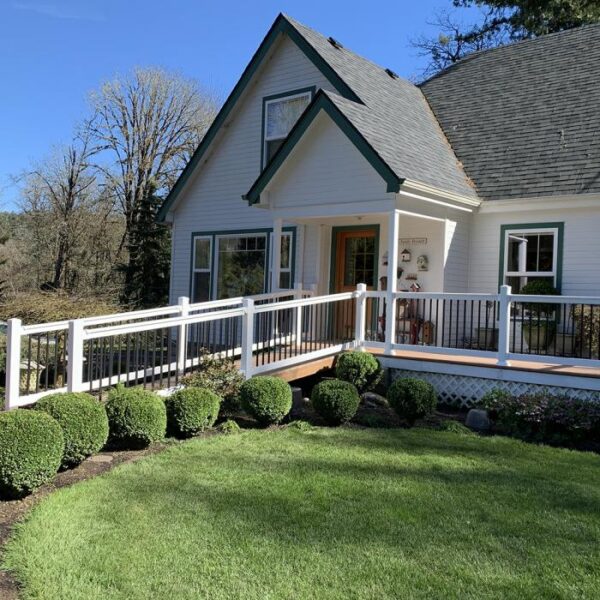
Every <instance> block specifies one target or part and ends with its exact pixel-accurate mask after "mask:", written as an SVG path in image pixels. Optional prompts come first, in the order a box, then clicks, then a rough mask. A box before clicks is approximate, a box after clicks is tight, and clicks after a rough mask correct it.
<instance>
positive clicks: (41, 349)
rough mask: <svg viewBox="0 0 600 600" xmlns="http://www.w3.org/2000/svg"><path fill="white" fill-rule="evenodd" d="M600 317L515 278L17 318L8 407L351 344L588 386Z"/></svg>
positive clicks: (269, 369)
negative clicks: (439, 289)
mask: <svg viewBox="0 0 600 600" xmlns="http://www.w3.org/2000/svg"><path fill="white" fill-rule="evenodd" d="M535 307H537V308H535ZM390 315H392V318H390ZM596 315H600V298H583V297H581V298H580V297H566V296H522V295H513V294H511V293H510V289H509V288H508V287H507V286H504V287H503V288H502V290H501V293H500V294H449V293H427V292H391V293H390V292H389V291H374V290H372V291H369V290H367V289H366V286H365V284H359V285H358V286H357V289H356V290H354V291H352V292H343V293H337V294H327V295H314V293H313V292H311V291H307V290H302V289H296V290H293V291H282V292H275V293H271V294H265V295H261V296H258V297H254V298H253V297H247V298H233V299H228V300H220V301H213V302H205V303H198V304H189V303H188V301H187V298H181V299H180V302H179V303H178V304H177V305H175V306H169V307H164V308H159V309H151V310H147V311H138V312H130V313H122V314H118V315H105V316H100V317H94V318H88V319H77V320H72V321H68V322H65V321H63V322H57V323H45V324H40V325H25V326H24V325H22V324H21V323H20V321H19V320H18V319H11V320H9V324H8V346H7V350H8V351H7V367H6V408H7V409H10V408H14V407H16V406H20V405H25V404H30V403H33V402H35V401H37V400H38V399H39V398H41V397H42V396H44V395H46V394H49V393H54V392H59V391H90V392H94V393H98V394H100V395H102V393H103V391H104V390H105V389H106V388H108V387H111V386H114V385H116V384H117V383H124V384H126V385H138V384H142V385H145V386H147V387H151V388H153V389H157V390H158V389H161V388H170V387H173V386H177V385H179V383H180V380H181V377H182V375H184V374H186V373H190V372H193V371H194V370H196V369H198V368H199V366H200V365H201V363H202V361H203V360H204V359H205V357H206V356H207V355H208V356H213V357H220V358H223V359H225V360H230V361H233V362H234V363H236V364H237V365H238V367H239V368H240V369H241V370H242V371H243V373H244V375H245V377H247V378H248V377H252V376H254V375H259V374H263V375H264V374H277V375H280V376H283V377H285V378H286V379H290V378H292V376H291V375H290V373H295V376H300V373H302V374H303V375H306V374H309V373H311V372H315V371H316V370H318V369H320V368H322V367H323V366H324V365H327V364H331V361H332V360H333V359H334V357H335V356H336V355H337V354H339V353H340V352H342V351H344V350H350V349H354V350H363V351H369V352H373V353H375V354H378V355H379V356H380V358H381V361H382V363H383V364H384V366H386V367H388V368H390V369H393V370H399V371H409V372H419V373H421V374H422V375H423V376H424V377H432V376H433V375H435V376H436V377H438V379H439V377H440V376H447V377H451V376H452V377H463V378H464V377H467V378H471V379H473V381H474V380H477V381H480V380H481V381H484V382H485V381H487V382H488V383H489V385H497V384H499V383H503V384H511V385H513V384H514V385H517V384H520V385H525V384H528V385H535V386H548V387H552V388H559V389H564V390H565V391H567V390H572V391H575V392H577V393H583V394H584V395H585V394H587V395H589V394H595V393H597V392H598V391H600V360H599V352H600V331H599V328H598V325H597V323H598V320H597V319H596V318H595V317H596ZM350 324H351V325H350ZM536 327H537V329H536ZM532 331H537V333H536V334H535V336H537V337H533V338H532ZM542 331H546V332H550V333H544V334H542V333H540V332H542ZM542 335H543V336H544V337H543V339H542ZM481 381H480V383H481ZM471 383H473V382H471ZM478 385H479V384H478ZM481 386H483V383H481ZM439 391H440V394H443V390H439Z"/></svg>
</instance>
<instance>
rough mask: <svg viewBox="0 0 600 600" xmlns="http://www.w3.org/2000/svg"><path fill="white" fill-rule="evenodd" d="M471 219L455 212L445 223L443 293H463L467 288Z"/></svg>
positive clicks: (469, 216) (466, 215)
mask: <svg viewBox="0 0 600 600" xmlns="http://www.w3.org/2000/svg"><path fill="white" fill-rule="evenodd" d="M471 223H472V217H471V215H470V214H469V213H465V212H458V211H455V212H454V214H453V215H452V217H451V219H448V220H447V221H446V239H445V242H446V249H445V252H446V260H445V267H444V291H445V292H454V293H460V292H465V291H466V290H467V289H468V286H469V279H468V276H469V234H470V227H471Z"/></svg>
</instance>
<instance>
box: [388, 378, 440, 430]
mask: <svg viewBox="0 0 600 600" xmlns="http://www.w3.org/2000/svg"><path fill="white" fill-rule="evenodd" d="M388 400H389V403H390V405H391V407H392V408H393V409H394V410H395V411H396V413H397V414H398V416H399V417H400V418H401V419H405V420H406V422H407V423H408V424H409V425H410V426H412V425H414V423H415V421H416V420H417V419H422V418H423V417H426V416H427V415H430V414H432V413H433V412H434V411H435V409H436V406H437V394H436V392H435V388H434V387H433V386H432V385H431V384H430V383H428V382H427V381H423V380H422V379H414V378H412V377H406V378H402V379H396V381H394V382H393V383H392V385H391V386H390V388H389V390H388Z"/></svg>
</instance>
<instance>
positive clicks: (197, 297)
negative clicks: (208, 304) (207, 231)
mask: <svg viewBox="0 0 600 600" xmlns="http://www.w3.org/2000/svg"><path fill="white" fill-rule="evenodd" d="M211 249H212V238H211V237H195V238H194V257H193V258H194V260H193V268H192V302H204V301H206V300H210V271H211V269H210V258H211Z"/></svg>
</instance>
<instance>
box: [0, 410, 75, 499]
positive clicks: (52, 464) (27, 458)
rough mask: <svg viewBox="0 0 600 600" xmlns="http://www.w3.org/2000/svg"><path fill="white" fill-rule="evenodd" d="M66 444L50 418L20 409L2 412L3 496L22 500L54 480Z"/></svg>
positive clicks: (0, 464) (0, 461)
mask: <svg viewBox="0 0 600 600" xmlns="http://www.w3.org/2000/svg"><path fill="white" fill-rule="evenodd" d="M64 448H65V441H64V436H63V432H62V429H61V427H60V425H59V424H58V423H57V422H56V420H55V419H53V418H52V417H51V416H50V415H48V414H46V413H44V412H37V411H33V410H24V409H20V408H18V409H16V410H12V411H10V412H3V413H0V496H2V497H4V498H21V497H23V496H26V495H27V494H30V493H31V492H33V491H34V490H35V489H37V488H38V487H40V486H41V485H43V484H44V483H47V482H48V481H50V480H51V479H52V478H53V477H54V475H56V472H57V471H58V468H59V467H60V463H61V460H62V457H63V451H64Z"/></svg>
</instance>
